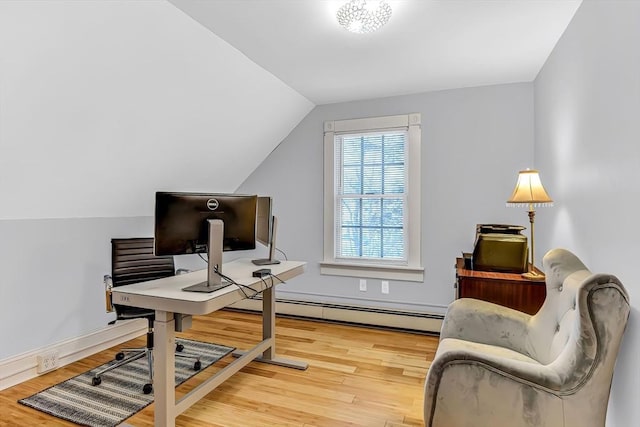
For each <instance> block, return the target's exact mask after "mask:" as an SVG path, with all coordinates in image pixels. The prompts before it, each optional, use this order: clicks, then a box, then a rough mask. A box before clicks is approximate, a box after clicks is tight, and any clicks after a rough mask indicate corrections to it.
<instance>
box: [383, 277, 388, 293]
mask: <svg viewBox="0 0 640 427" xmlns="http://www.w3.org/2000/svg"><path fill="white" fill-rule="evenodd" d="M382 293H383V294H388V293H389V282H388V281H387V280H383V281H382Z"/></svg>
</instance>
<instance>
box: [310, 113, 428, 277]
mask: <svg viewBox="0 0 640 427" xmlns="http://www.w3.org/2000/svg"><path fill="white" fill-rule="evenodd" d="M397 130H403V131H406V132H407V155H406V157H407V163H406V170H407V189H406V193H405V194H406V198H407V204H406V207H405V210H406V213H405V218H406V221H407V224H406V230H407V233H406V242H405V246H406V250H407V254H406V258H407V261H406V263H397V262H388V261H385V260H381V261H379V262H376V261H375V260H368V259H363V260H357V259H350V260H342V259H336V257H335V243H336V242H335V238H336V232H335V226H336V224H335V220H336V217H335V215H336V211H335V203H336V199H337V197H336V182H335V180H336V164H335V161H336V159H335V137H336V136H337V135H338V136H339V135H343V134H357V133H374V132H387V131H397ZM421 133H422V131H421V116H420V113H411V114H403V115H396V116H382V117H368V118H361V119H349V120H329V121H325V122H324V253H323V258H324V259H323V261H322V262H321V263H320V273H321V274H326V275H336V276H355V277H366V278H374V279H386V280H404V281H415V282H422V281H424V268H423V267H422V256H421V240H422V239H421V237H422V233H421V218H422V214H421V191H420V184H421V156H420V148H421Z"/></svg>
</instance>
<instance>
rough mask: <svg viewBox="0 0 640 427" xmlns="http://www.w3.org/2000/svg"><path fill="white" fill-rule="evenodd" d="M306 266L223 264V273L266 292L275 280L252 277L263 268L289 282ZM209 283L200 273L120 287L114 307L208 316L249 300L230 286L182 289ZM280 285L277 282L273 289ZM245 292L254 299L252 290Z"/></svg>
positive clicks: (288, 263) (295, 263) (114, 296)
mask: <svg viewBox="0 0 640 427" xmlns="http://www.w3.org/2000/svg"><path fill="white" fill-rule="evenodd" d="M305 264H306V263H305V262H301V261H282V262H281V263H280V264H274V265H268V266H257V265H254V264H253V263H251V260H248V259H239V260H235V261H231V262H228V263H225V264H223V266H222V272H223V273H224V275H225V276H229V277H230V278H232V279H233V280H235V281H236V282H238V283H239V284H242V285H245V286H249V287H251V288H252V289H254V290H256V291H261V290H263V289H266V286H265V282H266V283H267V285H269V286H271V284H272V278H271V277H265V278H264V281H263V280H261V279H259V278H256V277H253V276H252V273H253V272H254V271H255V270H258V269H260V268H270V269H271V272H272V273H273V274H274V275H276V276H278V277H279V278H280V279H282V280H284V281H286V280H289V279H292V278H293V277H296V276H298V275H300V274H302V273H303V272H304V266H305ZM206 280H207V270H206V269H203V270H198V271H193V272H190V273H186V274H179V275H176V276H171V277H166V278H163V279H156V280H150V281H147V282H141V283H134V284H132V285H126V286H118V287H116V288H113V290H112V300H113V303H114V304H120V305H128V306H132V307H141V308H148V309H152V310H160V311H167V312H172V313H182V314H191V315H198V314H207V313H211V312H213V311H216V310H219V309H220V308H223V307H226V306H228V305H230V304H233V303H235V302H237V301H240V300H242V299H245V298H246V297H245V295H244V294H243V293H242V291H241V290H240V289H238V287H237V286H235V285H230V286H227V287H225V288H223V289H220V290H218V291H215V292H212V293H201V292H187V291H183V290H182V288H184V287H186V286H190V285H193V284H196V283H200V282H205V281H206ZM278 283H280V281H279V280H278V279H276V278H273V285H277V284H278ZM245 292H246V293H247V294H249V295H252V294H253V293H254V292H252V291H251V289H245Z"/></svg>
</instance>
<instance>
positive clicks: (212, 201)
mask: <svg viewBox="0 0 640 427" xmlns="http://www.w3.org/2000/svg"><path fill="white" fill-rule="evenodd" d="M218 206H220V203H219V202H218V201H217V200H216V199H209V200H207V207H208V208H209V210H210V211H215V210H216V209H218Z"/></svg>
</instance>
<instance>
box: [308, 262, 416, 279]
mask: <svg viewBox="0 0 640 427" xmlns="http://www.w3.org/2000/svg"><path fill="white" fill-rule="evenodd" d="M320 274H326V275H329V276H349V277H364V278H370V279H383V280H402V281H407V282H424V268H422V267H406V266H400V265H367V264H349V263H344V262H321V263H320Z"/></svg>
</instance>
